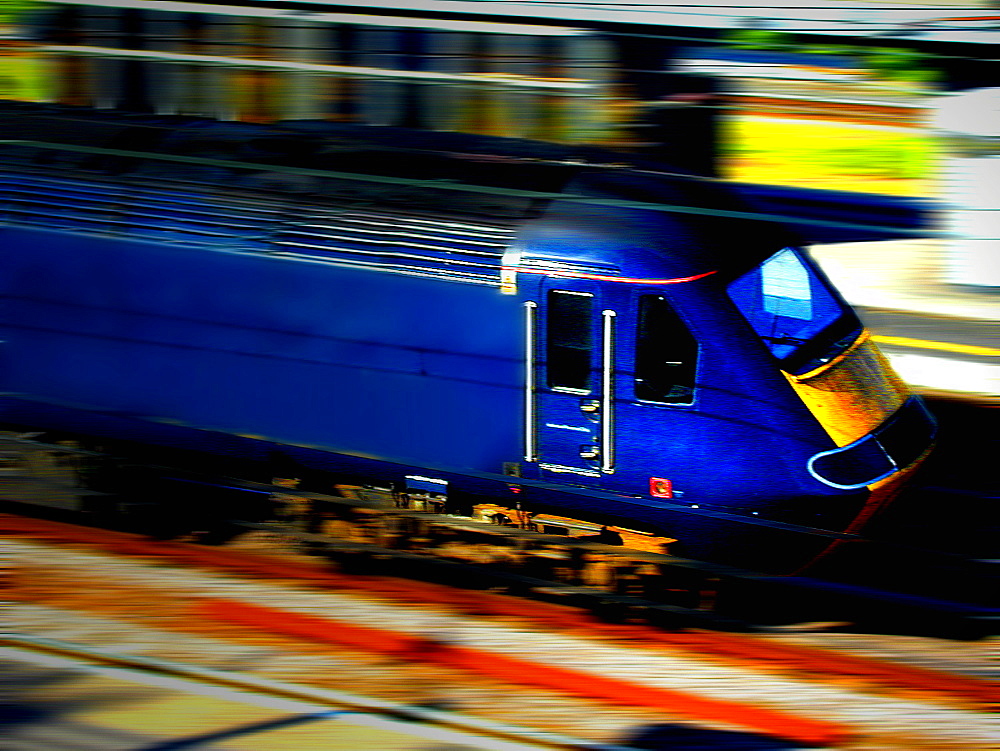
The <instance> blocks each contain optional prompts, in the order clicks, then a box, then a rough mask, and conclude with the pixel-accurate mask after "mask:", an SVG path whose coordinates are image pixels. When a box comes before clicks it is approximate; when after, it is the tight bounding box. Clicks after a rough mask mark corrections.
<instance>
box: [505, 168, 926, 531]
mask: <svg viewBox="0 0 1000 751" xmlns="http://www.w3.org/2000/svg"><path fill="white" fill-rule="evenodd" d="M684 180H685V178H674V179H664V178H655V179H654V178H652V177H649V176H638V177H637V176H636V175H634V174H632V175H627V176H626V175H614V174H612V173H607V172H605V173H603V174H601V175H599V176H597V177H596V178H593V177H591V176H581V178H579V179H578V181H577V184H576V185H573V186H571V187H570V188H569V189H568V190H567V192H568V193H569V194H572V195H577V196H584V197H586V196H591V197H593V199H594V200H593V201H588V200H587V198H584V199H583V200H577V201H563V202H557V203H556V204H555V205H554V206H553V207H551V208H550V209H549V211H548V212H547V213H546V216H545V217H544V218H543V219H542V220H541V221H539V222H537V223H535V225H534V226H533V227H529V228H528V229H527V230H526V232H525V238H524V244H523V249H522V252H521V253H520V255H519V256H518V257H517V259H516V270H517V272H518V277H519V285H520V293H521V294H522V297H523V305H524V311H525V312H524V315H525V326H526V333H525V338H526V342H527V345H526V354H525V362H526V375H525V395H524V404H525V422H524V424H525V437H524V443H525V447H526V449H525V456H524V458H525V461H526V462H527V463H528V464H529V466H534V467H537V471H538V475H539V476H540V477H541V478H543V479H551V480H553V481H558V482H564V483H570V484H576V485H580V486H584V487H592V488H601V489H605V490H610V491H612V492H619V493H624V494H629V495H633V496H642V497H644V498H646V499H649V500H650V502H651V503H652V504H653V505H654V506H655V502H656V501H655V499H669V500H670V501H671V502H673V503H682V504H687V505H690V506H694V507H697V508H703V509H706V508H707V509H717V510H719V511H726V512H734V513H738V514H747V515H754V516H760V517H762V518H770V519H774V520H776V521H788V522H794V523H799V524H807V525H809V526H817V527H823V528H828V529H845V528H848V527H851V526H852V525H857V524H858V523H860V521H861V519H862V518H867V517H868V516H870V514H871V513H873V512H874V510H875V509H876V508H877V507H878V505H879V504H880V503H881V502H882V500H884V498H885V497H886V496H887V493H888V489H889V488H891V487H894V485H895V484H897V482H898V479H899V477H900V476H901V475H902V474H904V473H903V470H906V469H907V468H910V467H912V466H913V465H914V464H915V463H916V462H917V460H918V459H919V458H920V457H921V455H923V454H924V453H925V452H926V451H927V450H928V449H929V447H930V445H931V443H932V439H933V431H934V427H933V421H932V419H931V418H930V416H929V414H928V413H927V412H926V410H925V409H924V408H923V406H922V404H921V403H920V401H919V399H918V398H916V397H913V396H911V395H910V394H909V392H908V389H907V387H906V385H905V384H904V383H902V381H900V379H899V378H898V377H897V376H896V375H895V374H894V373H893V372H892V370H891V368H890V367H889V365H888V363H887V362H886V360H885V358H884V357H882V356H881V354H879V352H878V351H877V349H876V348H875V347H874V345H873V344H872V343H871V341H870V336H869V334H868V333H867V332H866V331H865V330H864V328H863V326H862V324H861V323H860V321H859V320H858V318H857V316H856V315H855V314H854V312H853V311H852V309H851V308H850V307H849V306H848V305H847V304H846V303H845V302H844V301H843V299H842V298H841V297H840V296H839V294H838V293H837V292H836V290H835V289H834V288H833V287H832V286H831V285H830V284H829V283H828V281H827V280H826V279H825V278H824V277H823V275H822V273H821V272H820V271H819V270H818V268H817V267H816V266H815V264H814V263H813V262H812V261H811V260H810V259H809V257H808V255H807V253H805V252H804V251H803V250H801V249H799V248H797V247H795V245H793V244H790V243H791V242H792V240H793V239H792V238H790V237H789V236H785V235H784V234H783V232H782V231H781V230H778V229H776V228H775V227H773V226H771V225H767V224H765V223H762V222H752V221H746V220H745V219H744V218H743V217H741V216H740V215H739V213H738V212H736V211H733V212H730V213H731V216H729V217H726V216H723V217H719V216H715V217H713V218H711V219H703V218H700V217H697V216H694V217H692V216H691V215H688V214H686V213H685V211H684V208H685V207H684V205H683V204H682V205H680V206H678V205H677V204H676V203H674V201H677V200H678V199H679V196H671V195H670V192H669V191H670V190H677V189H679V188H678V187H677V183H678V182H683V181H684ZM612 186H614V188H613V192H614V194H615V195H616V196H621V195H625V196H626V199H625V200H624V201H622V200H621V199H620V198H619V199H616V200H610V201H607V202H605V201H603V200H601V199H600V198H599V196H600V195H601V194H602V193H604V194H605V195H610V194H611V193H612ZM683 189H684V190H685V192H687V191H688V190H690V186H684V188H683ZM696 190H699V191H701V190H704V185H703V184H702V183H699V185H698V186H696ZM656 191H660V195H659V196H658V200H659V202H660V203H661V204H666V205H667V206H668V207H669V208H671V209H673V210H670V211H667V210H664V211H657V210H655V209H652V210H651V209H650V208H648V206H649V203H647V204H646V207H642V208H640V207H639V206H638V204H635V205H634V206H629V205H628V203H627V202H628V200H629V196H634V197H641V198H643V199H644V200H646V201H648V200H649V198H650V197H651V195H652V194H653V193H654V192H656ZM612 204H613V206H612ZM702 205H705V204H702ZM715 205H717V203H716V204H715ZM678 208H679V209H680V211H676V209H678ZM723 213H725V212H723ZM876 491H878V492H876Z"/></svg>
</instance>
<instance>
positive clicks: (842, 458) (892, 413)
mask: <svg viewBox="0 0 1000 751" xmlns="http://www.w3.org/2000/svg"><path fill="white" fill-rule="evenodd" d="M786 377H787V378H788V380H789V382H790V383H791V384H792V387H793V388H794V389H795V391H796V393H797V394H798V395H799V397H800V398H801V399H802V401H803V403H804V404H805V405H806V407H808V409H809V411H810V412H811V413H812V414H813V416H814V417H815V418H816V420H817V421H818V422H819V423H820V425H822V426H823V428H824V429H825V430H826V432H827V434H828V435H829V436H830V438H831V439H832V440H833V442H834V443H835V444H836V446H837V447H836V448H834V449H829V450H826V451H820V452H818V453H816V454H814V455H813V456H812V457H811V458H810V459H809V461H808V463H807V469H808V471H809V474H810V475H812V477H813V478H815V479H816V480H819V481H820V482H822V483H823V484H825V485H827V486H829V487H832V488H836V489H838V490H861V489H863V488H867V489H868V490H869V498H868V501H867V503H866V504H865V505H864V508H863V509H862V510H861V513H859V514H858V516H857V517H856V518H855V519H854V521H853V523H852V524H851V525H850V527H849V530H852V531H853V530H857V529H859V528H860V527H861V526H862V525H863V524H864V523H865V522H866V521H867V520H868V519H869V518H870V517H871V516H872V515H873V514H874V513H875V512H876V511H877V510H878V509H880V508H882V507H883V506H884V505H886V503H887V502H888V501H890V500H891V499H892V498H893V497H894V496H895V495H896V493H897V492H898V491H899V489H900V487H901V486H902V485H903V483H904V481H905V480H906V479H907V478H908V477H909V476H910V475H911V474H912V473H913V472H914V471H916V469H917V467H918V466H919V465H920V463H921V462H922V461H923V459H924V458H925V457H926V456H927V454H928V453H929V452H930V450H931V448H932V447H933V445H934V437H935V434H936V430H937V424H936V423H935V421H934V418H933V416H932V415H931V413H930V412H929V411H928V410H927V407H926V406H925V405H924V403H923V400H921V399H920V397H918V396H915V395H913V394H912V393H910V390H909V388H908V387H907V386H906V384H905V383H903V381H902V380H901V379H900V378H899V377H898V376H897V375H896V374H895V372H893V370H892V367H891V366H890V365H889V363H888V361H887V360H886V358H885V356H884V355H882V353H881V352H879V351H878V349H877V348H876V347H875V345H874V344H873V343H872V342H871V337H870V334H869V333H868V332H867V331H862V332H861V334H860V336H859V337H858V338H857V340H856V341H855V342H854V344H853V345H851V346H850V347H849V348H848V349H847V350H845V352H844V353H843V354H842V355H840V356H839V357H837V358H835V359H833V360H832V361H831V362H829V363H827V364H825V365H823V366H821V367H819V368H816V369H815V370H813V371H810V372H807V373H803V374H801V375H790V374H787V373H786Z"/></svg>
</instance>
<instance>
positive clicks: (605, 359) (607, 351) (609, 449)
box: [601, 310, 618, 475]
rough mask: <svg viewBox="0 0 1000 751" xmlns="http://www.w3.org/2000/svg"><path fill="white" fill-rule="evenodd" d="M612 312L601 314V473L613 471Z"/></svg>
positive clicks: (606, 311) (613, 329)
mask: <svg viewBox="0 0 1000 751" xmlns="http://www.w3.org/2000/svg"><path fill="white" fill-rule="evenodd" d="M617 315H618V314H617V313H615V311H613V310H605V311H603V312H602V313H601V316H602V318H603V324H604V325H603V336H602V339H603V342H602V357H601V472H604V473H605V474H608V475H610V474H613V473H614V471H615V437H614V409H613V408H614V398H615V360H614V357H615V343H614V336H615V317H616V316H617Z"/></svg>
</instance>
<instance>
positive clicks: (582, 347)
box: [545, 289, 598, 395]
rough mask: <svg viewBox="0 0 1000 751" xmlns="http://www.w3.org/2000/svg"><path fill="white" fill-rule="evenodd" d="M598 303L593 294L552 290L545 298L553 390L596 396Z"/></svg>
mask: <svg viewBox="0 0 1000 751" xmlns="http://www.w3.org/2000/svg"><path fill="white" fill-rule="evenodd" d="M595 302H596V298H595V296H594V295H593V293H591V292H577V291H575V290H567V289H550V290H549V291H548V294H547V295H546V316H545V375H546V381H545V382H546V384H547V385H548V387H549V388H550V389H552V390H554V391H562V392H568V393H572V394H581V395H582V394H590V393H593V390H594V387H593V371H594V348H595V346H596V344H597V339H598V337H597V326H596V323H595V320H594V307H595Z"/></svg>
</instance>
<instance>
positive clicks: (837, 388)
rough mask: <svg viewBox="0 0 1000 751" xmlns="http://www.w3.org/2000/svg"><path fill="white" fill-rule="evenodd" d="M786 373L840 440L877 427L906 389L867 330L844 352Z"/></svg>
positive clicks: (842, 443)
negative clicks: (798, 372)
mask: <svg viewBox="0 0 1000 751" xmlns="http://www.w3.org/2000/svg"><path fill="white" fill-rule="evenodd" d="M785 376H786V377H787V378H788V380H789V381H790V382H791V384H792V387H793V388H794V389H795V391H796V393H797V394H798V395H799V397H800V398H801V399H802V401H803V402H804V403H805V405H806V406H807V407H808V408H809V411H810V412H812V414H813V416H814V417H815V418H816V419H817V420H818V421H819V423H820V424H821V425H822V426H823V428H824V429H825V430H826V432H827V433H828V434H829V436H830V437H831V438H832V439H833V441H834V443H836V444H837V445H838V446H846V445H847V444H849V443H851V442H852V441H856V440H857V439H859V438H861V437H862V436H864V435H866V434H867V433H870V432H871V431H872V430H874V429H875V428H877V427H878V426H879V425H881V424H882V422H884V421H885V420H886V419H887V418H888V417H889V416H890V415H892V414H893V413H894V412H895V411H896V410H897V409H899V407H900V406H901V405H902V404H903V402H904V401H905V400H906V398H907V397H908V396H909V393H910V392H909V388H908V387H907V385H906V384H905V383H903V381H902V380H900V378H899V376H897V375H896V374H895V373H894V372H893V370H892V367H891V366H890V365H889V363H888V361H887V360H886V358H885V356H884V355H883V354H882V353H881V352H879V351H878V348H877V347H876V346H875V345H874V344H873V343H872V341H871V334H870V333H869V332H868V331H867V330H865V331H863V332H862V333H861V335H860V336H859V337H858V339H857V341H855V342H854V344H853V345H851V347H850V348H849V349H848V350H847V351H845V352H844V354H842V355H840V356H839V357H837V358H836V359H834V360H832V361H831V362H829V363H827V364H826V365H824V366H822V367H821V368H817V369H816V370H813V371H810V372H808V373H804V374H802V375H797V376H793V375H788V374H787V373H786V374H785Z"/></svg>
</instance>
